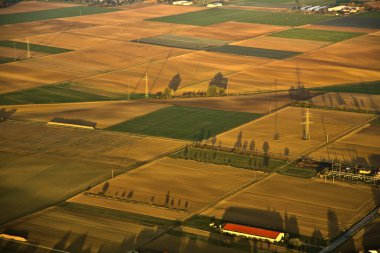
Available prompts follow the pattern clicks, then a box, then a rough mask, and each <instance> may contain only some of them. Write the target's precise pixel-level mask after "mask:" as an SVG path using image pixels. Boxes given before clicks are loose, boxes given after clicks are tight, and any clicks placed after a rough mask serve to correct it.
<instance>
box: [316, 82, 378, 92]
mask: <svg viewBox="0 0 380 253" xmlns="http://www.w3.org/2000/svg"><path fill="white" fill-rule="evenodd" d="M312 90H317V91H328V92H350V93H362V94H374V95H380V81H374V82H366V83H353V84H345V85H336V86H325V87H318V88H313V89H312Z"/></svg>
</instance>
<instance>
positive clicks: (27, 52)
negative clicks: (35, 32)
mask: <svg viewBox="0 0 380 253" xmlns="http://www.w3.org/2000/svg"><path fill="white" fill-rule="evenodd" d="M26 48H27V51H26V58H27V59H30V48H29V37H26Z"/></svg>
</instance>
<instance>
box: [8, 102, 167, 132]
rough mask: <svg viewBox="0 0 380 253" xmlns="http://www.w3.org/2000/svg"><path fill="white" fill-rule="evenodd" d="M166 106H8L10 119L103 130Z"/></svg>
mask: <svg viewBox="0 0 380 253" xmlns="http://www.w3.org/2000/svg"><path fill="white" fill-rule="evenodd" d="M167 106H168V105H163V104H153V103H142V102H138V101H137V102H135V101H115V102H114V101H110V102H88V103H67V104H46V105H19V106H9V107H6V109H8V110H9V109H16V110H17V111H16V113H15V114H13V115H12V117H11V119H15V120H27V121H37V122H48V121H50V120H52V119H53V118H54V117H60V118H66V119H82V120H86V121H92V122H96V123H97V124H96V127H97V128H105V127H109V126H112V125H115V124H117V123H120V122H122V121H125V120H130V119H132V118H135V117H138V116H142V115H145V114H148V113H151V112H154V111H156V110H158V109H161V108H164V107H167Z"/></svg>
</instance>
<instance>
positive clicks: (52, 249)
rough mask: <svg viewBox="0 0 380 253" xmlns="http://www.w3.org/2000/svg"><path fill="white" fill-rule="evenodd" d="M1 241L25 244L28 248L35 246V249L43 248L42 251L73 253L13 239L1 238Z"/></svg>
mask: <svg viewBox="0 0 380 253" xmlns="http://www.w3.org/2000/svg"><path fill="white" fill-rule="evenodd" d="M0 240H3V241H8V242H13V243H18V244H23V245H27V246H33V247H37V248H41V249H46V250H49V252H57V253H71V252H70V251H65V250H59V249H54V248H49V247H46V246H41V245H38V244H33V243H28V242H20V241H16V240H11V239H5V238H1V239H0Z"/></svg>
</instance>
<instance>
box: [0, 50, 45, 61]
mask: <svg viewBox="0 0 380 253" xmlns="http://www.w3.org/2000/svg"><path fill="white" fill-rule="evenodd" d="M46 55H49V54H48V53H42V52H36V51H30V56H31V57H32V58H37V57H41V56H46ZM0 56H3V57H9V58H13V59H16V60H17V59H18V60H21V59H22V60H24V59H26V58H27V51H26V50H23V49H14V48H9V47H0Z"/></svg>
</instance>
